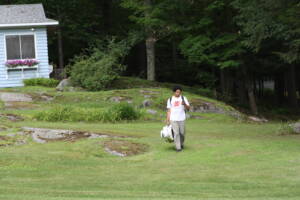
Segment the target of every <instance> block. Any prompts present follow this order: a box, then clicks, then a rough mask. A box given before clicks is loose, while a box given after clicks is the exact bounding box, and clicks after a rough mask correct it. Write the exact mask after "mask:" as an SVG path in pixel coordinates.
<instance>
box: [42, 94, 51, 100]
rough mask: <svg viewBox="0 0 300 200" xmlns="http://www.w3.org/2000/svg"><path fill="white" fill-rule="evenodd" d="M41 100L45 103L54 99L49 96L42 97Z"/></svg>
mask: <svg viewBox="0 0 300 200" xmlns="http://www.w3.org/2000/svg"><path fill="white" fill-rule="evenodd" d="M41 99H42V100H44V101H52V100H53V99H54V97H51V96H48V95H41Z"/></svg>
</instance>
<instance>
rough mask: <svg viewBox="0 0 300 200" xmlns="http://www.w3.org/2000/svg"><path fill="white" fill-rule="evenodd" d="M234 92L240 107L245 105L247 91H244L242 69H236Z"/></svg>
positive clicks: (244, 84) (244, 82)
mask: <svg viewBox="0 0 300 200" xmlns="http://www.w3.org/2000/svg"><path fill="white" fill-rule="evenodd" d="M236 91H237V96H238V102H239V104H241V105H246V104H247V103H248V102H247V95H246V94H247V91H246V80H245V74H244V73H243V71H242V69H238V72H237V80H236Z"/></svg>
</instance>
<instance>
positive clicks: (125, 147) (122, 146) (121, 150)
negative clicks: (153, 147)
mask: <svg viewBox="0 0 300 200" xmlns="http://www.w3.org/2000/svg"><path fill="white" fill-rule="evenodd" d="M104 148H105V150H106V151H107V152H108V153H110V154H113V155H116V156H121V157H125V156H133V155H138V154H142V153H145V152H146V151H147V150H148V146H147V145H145V144H138V143H134V142H130V141H125V140H109V141H106V142H104Z"/></svg>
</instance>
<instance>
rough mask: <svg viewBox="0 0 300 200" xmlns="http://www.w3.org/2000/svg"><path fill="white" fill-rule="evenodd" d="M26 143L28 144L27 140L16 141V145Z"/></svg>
mask: <svg viewBox="0 0 300 200" xmlns="http://www.w3.org/2000/svg"><path fill="white" fill-rule="evenodd" d="M24 144H27V142H26V140H19V141H17V142H16V143H15V145H16V146H21V145H24Z"/></svg>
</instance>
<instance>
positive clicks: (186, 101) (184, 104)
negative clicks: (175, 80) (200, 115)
mask: <svg viewBox="0 0 300 200" xmlns="http://www.w3.org/2000/svg"><path fill="white" fill-rule="evenodd" d="M182 105H183V106H184V108H185V109H186V110H188V111H189V110H190V108H191V106H190V103H189V102H188V100H187V99H186V98H185V97H184V101H182Z"/></svg>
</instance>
